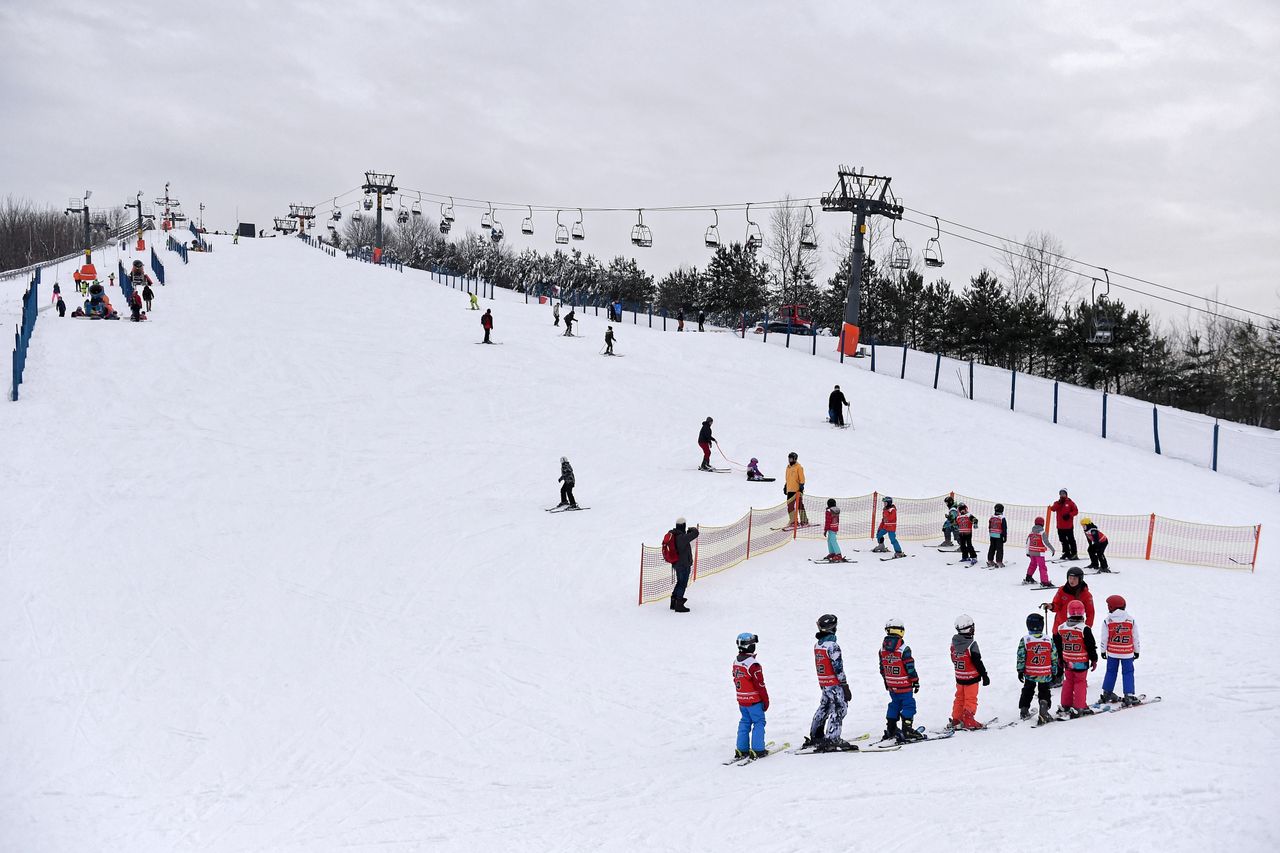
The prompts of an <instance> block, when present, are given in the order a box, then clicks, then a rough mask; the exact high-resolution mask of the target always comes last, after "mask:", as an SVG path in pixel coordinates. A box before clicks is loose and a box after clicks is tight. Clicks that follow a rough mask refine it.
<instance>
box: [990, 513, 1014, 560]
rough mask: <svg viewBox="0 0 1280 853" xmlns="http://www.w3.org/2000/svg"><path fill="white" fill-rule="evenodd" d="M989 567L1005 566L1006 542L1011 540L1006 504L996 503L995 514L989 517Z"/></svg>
mask: <svg viewBox="0 0 1280 853" xmlns="http://www.w3.org/2000/svg"><path fill="white" fill-rule="evenodd" d="M987 537H988V539H989V541H990V544H989V545H987V568H988V569H1003V568H1004V543H1005V542H1007V541H1009V521H1008V519H1006V518H1005V517H1004V504H996V507H995V515H993V516H991V517H990V518H988V519H987Z"/></svg>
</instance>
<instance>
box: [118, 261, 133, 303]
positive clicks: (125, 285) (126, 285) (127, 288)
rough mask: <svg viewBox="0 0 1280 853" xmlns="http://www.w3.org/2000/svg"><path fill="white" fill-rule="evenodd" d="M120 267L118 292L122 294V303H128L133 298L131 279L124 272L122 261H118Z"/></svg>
mask: <svg viewBox="0 0 1280 853" xmlns="http://www.w3.org/2000/svg"><path fill="white" fill-rule="evenodd" d="M118 266H119V268H120V292H121V293H123V294H124V304H125V305H128V304H129V303H130V302H131V301H132V300H133V279H131V278H129V274H128V273H127V272H125V269H124V262H123V261H120V262H119V263H118Z"/></svg>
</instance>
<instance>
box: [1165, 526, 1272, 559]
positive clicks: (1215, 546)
mask: <svg viewBox="0 0 1280 853" xmlns="http://www.w3.org/2000/svg"><path fill="white" fill-rule="evenodd" d="M1260 532H1261V531H1260V529H1259V528H1258V527H1255V526H1252V525H1247V526H1243V527H1219V526H1216V525H1210V524H1196V523H1194V522H1191V521H1178V520H1177V519H1174V518H1164V517H1162V516H1156V529H1155V532H1154V533H1153V534H1152V537H1151V559H1153V560H1165V561H1167V562H1170V563H1191V564H1193V565H1197V566H1217V567H1219V568H1224V569H1240V568H1250V567H1251V566H1252V565H1253V560H1254V553H1255V550H1256V546H1257V541H1258V536H1259V535H1260Z"/></svg>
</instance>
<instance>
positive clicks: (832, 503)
mask: <svg viewBox="0 0 1280 853" xmlns="http://www.w3.org/2000/svg"><path fill="white" fill-rule="evenodd" d="M835 505H836V499H835V498H827V506H828V507H834V506H835Z"/></svg>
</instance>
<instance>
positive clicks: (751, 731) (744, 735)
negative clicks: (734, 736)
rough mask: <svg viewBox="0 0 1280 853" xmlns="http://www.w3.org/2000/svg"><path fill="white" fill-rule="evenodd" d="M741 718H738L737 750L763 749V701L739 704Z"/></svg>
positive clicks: (757, 750)
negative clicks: (752, 703)
mask: <svg viewBox="0 0 1280 853" xmlns="http://www.w3.org/2000/svg"><path fill="white" fill-rule="evenodd" d="M738 710H739V711H741V712H742V719H741V720H738V747H737V748H738V751H739V752H746V751H747V749H748V748H750V749H753V750H755V751H756V752H759V751H760V750H762V749H764V703H763V702H757V703H756V704H754V705H739V706H738Z"/></svg>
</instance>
